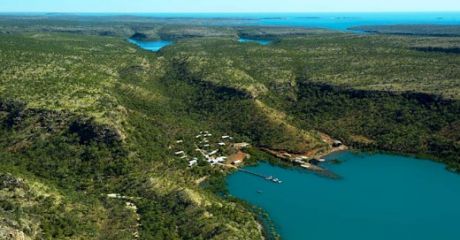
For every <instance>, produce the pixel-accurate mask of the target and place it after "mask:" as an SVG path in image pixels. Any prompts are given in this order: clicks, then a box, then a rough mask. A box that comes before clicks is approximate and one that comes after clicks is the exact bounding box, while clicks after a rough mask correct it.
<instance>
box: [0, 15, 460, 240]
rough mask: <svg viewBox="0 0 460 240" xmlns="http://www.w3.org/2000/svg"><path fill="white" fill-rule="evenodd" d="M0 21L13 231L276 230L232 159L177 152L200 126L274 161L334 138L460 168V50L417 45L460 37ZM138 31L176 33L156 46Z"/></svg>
mask: <svg viewBox="0 0 460 240" xmlns="http://www.w3.org/2000/svg"><path fill="white" fill-rule="evenodd" d="M112 21H113V22H112ZM216 21H218V20H216ZM0 22H1V25H0V32H1V34H0V161H1V164H0V215H1V220H0V221H1V223H0V238H2V239H3V238H6V239H9V238H10V239H14V237H15V236H24V237H25V239H261V238H263V237H264V236H265V237H266V238H276V237H277V235H276V233H274V232H273V231H272V230H273V229H271V228H270V221H268V220H267V218H266V217H264V214H263V213H261V212H260V211H259V210H257V209H254V208H253V207H251V206H248V205H247V204H245V203H242V202H240V201H238V200H236V199H233V198H232V197H230V196H228V195H227V194H226V191H225V184H224V177H225V175H226V174H228V173H229V170H228V169H226V168H224V167H219V166H211V165H209V164H208V163H206V162H199V163H198V164H197V165H196V166H194V167H192V168H191V167H189V163H188V162H187V161H185V160H184V159H181V158H178V157H177V156H176V155H175V152H176V151H178V150H184V151H187V152H196V151H195V149H196V146H195V144H194V141H195V139H196V135H197V134H199V133H200V132H202V131H209V132H212V133H213V134H214V135H215V136H225V135H229V136H232V138H234V141H235V142H238V143H249V144H251V146H252V147H249V148H246V149H243V150H244V151H246V153H250V154H251V155H252V158H251V162H254V161H255V160H259V159H261V158H264V159H266V158H270V156H269V155H266V154H265V153H263V152H261V151H260V150H259V148H261V147H263V148H269V149H273V150H283V151H287V152H293V153H304V152H310V151H314V152H319V153H321V152H327V151H328V150H329V149H330V147H331V146H330V144H329V143H328V142H327V141H325V140H324V136H325V135H330V136H332V137H333V138H336V139H340V140H342V141H343V142H344V143H345V144H347V145H350V146H352V147H356V148H367V149H373V150H385V151H391V152H396V153H403V154H414V155H420V156H421V155H423V156H427V157H429V158H432V159H435V160H438V161H442V162H444V163H446V165H447V166H448V168H449V169H451V170H453V171H458V170H459V169H460V159H459V158H458V156H459V153H460V121H459V119H460V117H459V116H460V101H459V99H460V72H459V71H460V66H459V65H460V56H459V55H458V54H451V53H445V52H427V51H420V50H419V49H416V48H415V47H416V46H421V45H423V46H439V45H443V44H458V41H460V40H458V39H457V38H450V37H430V38H425V37H414V36H410V37H409V36H386V35H353V34H349V33H337V32H331V31H326V30H317V29H297V28H296V29H294V28H278V27H275V28H269V27H264V28H257V27H231V26H223V27H219V26H212V27H207V26H206V24H203V23H202V22H199V21H198V20H193V21H191V22H187V21H179V20H174V21H173V22H174V24H168V23H167V21H163V20H152V19H147V20H146V19H137V18H136V19H129V18H123V19H122V20H120V19H118V20H117V21H115V20H114V19H113V18H108V19H105V18H101V19H95V18H90V19H86V18H85V19H79V20H76V19H74V18H69V19H67V20H64V19H59V18H54V19H53V18H52V19H49V18H48V17H47V18H38V19H31V18H30V17H28V18H26V19H22V18H20V17H14V18H8V17H1V19H0ZM131 36H136V37H137V38H140V39H143V40H154V39H163V40H172V41H174V44H173V45H171V46H168V47H166V48H164V49H161V50H160V51H159V52H157V53H153V52H148V51H145V50H142V49H139V48H138V47H137V46H135V45H133V44H130V43H129V42H128V41H127V38H129V37H131ZM240 36H242V37H251V38H255V39H269V40H271V41H272V42H271V43H270V44H269V45H266V46H262V45H258V44H257V43H239V42H238V41H237V40H238V38H239V37H240ZM179 143H181V144H183V145H180V148H181V149H178V147H177V144H179ZM306 201H308V200H306Z"/></svg>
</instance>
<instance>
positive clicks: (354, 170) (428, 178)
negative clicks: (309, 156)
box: [227, 152, 460, 240]
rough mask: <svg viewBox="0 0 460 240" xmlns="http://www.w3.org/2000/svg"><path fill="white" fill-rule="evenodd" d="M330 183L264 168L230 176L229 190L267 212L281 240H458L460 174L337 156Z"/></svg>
mask: <svg viewBox="0 0 460 240" xmlns="http://www.w3.org/2000/svg"><path fill="white" fill-rule="evenodd" d="M328 159H340V160H342V161H343V163H341V164H327V165H325V167H327V168H328V169H330V170H332V171H334V172H335V173H337V174H339V175H341V176H342V177H343V179H341V180H332V179H328V178H324V177H320V176H317V175H315V174H313V173H310V172H307V171H306V170H302V169H285V168H280V167H276V166H272V165H269V164H267V163H261V164H259V165H258V166H255V167H248V168H247V169H248V170H251V171H254V172H257V173H261V174H264V175H272V176H275V177H278V178H280V179H281V180H283V183H282V184H274V183H271V182H268V181H266V180H264V179H262V178H258V177H255V176H252V175H249V174H246V173H243V172H237V173H235V174H232V175H230V176H229V177H228V179H227V183H228V188H229V191H230V193H231V194H232V195H233V196H235V197H238V198H240V199H243V200H246V201H248V202H249V203H251V204H254V205H256V206H259V207H261V208H263V209H265V210H266V211H267V212H268V213H269V214H270V217H271V218H272V220H273V221H274V223H275V226H276V228H277V230H278V232H279V233H280V234H281V236H282V238H283V239H287V240H292V239H310V240H318V239H320V240H332V239H334V240H335V239H353V240H368V239H373V240H380V239H382V240H384V239H392V240H400V239H401V240H403V239H404V240H409V239H417V240H425V239H426V240H434V239H443V240H450V239H452V240H453V239H459V232H458V228H459V227H460V175H457V174H454V173H451V172H448V171H446V170H445V167H444V165H442V164H439V163H435V162H432V161H428V160H419V159H414V158H411V157H402V156H395V155H387V154H366V153H359V154H358V153H352V152H342V153H337V154H333V155H331V156H329V157H328Z"/></svg>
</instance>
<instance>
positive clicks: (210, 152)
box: [174, 131, 233, 167]
mask: <svg viewBox="0 0 460 240" xmlns="http://www.w3.org/2000/svg"><path fill="white" fill-rule="evenodd" d="M231 140H233V138H232V137H230V136H228V135H223V136H220V137H218V138H217V139H216V138H215V137H214V138H213V135H212V134H211V133H210V132H209V131H201V132H200V134H198V135H196V136H195V141H194V146H195V147H196V148H195V152H196V153H197V154H196V155H195V154H192V155H195V156H194V157H190V156H189V155H188V154H187V153H186V152H185V151H183V150H180V151H176V152H174V155H175V156H176V157H179V158H180V159H187V160H188V165H189V167H193V166H195V165H197V164H198V161H199V160H204V161H206V162H208V163H209V164H211V165H216V164H224V163H225V162H226V161H227V156H225V149H224V148H225V147H226V146H227V145H229V142H230V141H231ZM182 143H184V141H183V140H177V141H176V144H182ZM197 155H198V156H197Z"/></svg>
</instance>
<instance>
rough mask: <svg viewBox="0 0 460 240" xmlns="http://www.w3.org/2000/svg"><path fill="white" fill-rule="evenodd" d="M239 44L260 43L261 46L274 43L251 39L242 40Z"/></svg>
mask: <svg viewBox="0 0 460 240" xmlns="http://www.w3.org/2000/svg"><path fill="white" fill-rule="evenodd" d="M238 42H240V43H251V42H255V43H258V44H260V45H268V44H270V43H271V42H272V41H271V40H261V39H250V38H240V39H239V40H238Z"/></svg>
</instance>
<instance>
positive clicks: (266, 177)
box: [238, 168, 283, 183]
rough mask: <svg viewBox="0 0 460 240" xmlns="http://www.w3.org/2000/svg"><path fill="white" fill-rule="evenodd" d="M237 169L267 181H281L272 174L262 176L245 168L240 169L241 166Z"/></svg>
mask: <svg viewBox="0 0 460 240" xmlns="http://www.w3.org/2000/svg"><path fill="white" fill-rule="evenodd" d="M238 171H241V172H244V173H247V174H251V175H254V176H257V177H260V178H263V179H265V180H267V181H270V182H272V183H283V181H281V180H280V179H278V178H275V177H273V176H264V175H262V174H260V173H255V172H251V171H249V170H246V169H242V168H239V169H238Z"/></svg>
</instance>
